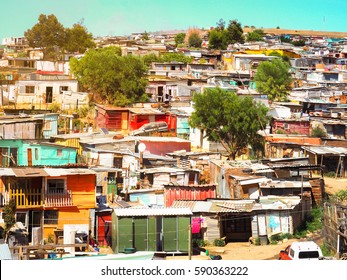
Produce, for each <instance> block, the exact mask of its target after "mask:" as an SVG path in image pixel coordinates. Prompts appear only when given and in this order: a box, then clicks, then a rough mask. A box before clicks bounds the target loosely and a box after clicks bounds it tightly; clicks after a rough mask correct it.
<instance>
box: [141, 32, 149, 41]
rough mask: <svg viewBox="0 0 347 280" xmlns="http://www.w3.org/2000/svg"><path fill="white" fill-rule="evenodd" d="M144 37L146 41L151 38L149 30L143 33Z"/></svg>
mask: <svg viewBox="0 0 347 280" xmlns="http://www.w3.org/2000/svg"><path fill="white" fill-rule="evenodd" d="M142 39H143V40H145V41H147V40H149V33H148V32H147V31H145V32H144V33H143V34H142Z"/></svg>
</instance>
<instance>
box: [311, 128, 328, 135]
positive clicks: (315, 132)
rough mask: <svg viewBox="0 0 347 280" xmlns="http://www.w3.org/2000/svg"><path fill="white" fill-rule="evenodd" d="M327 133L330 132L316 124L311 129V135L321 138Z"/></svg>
mask: <svg viewBox="0 0 347 280" xmlns="http://www.w3.org/2000/svg"><path fill="white" fill-rule="evenodd" d="M327 135H328V134H327V133H326V132H325V131H324V130H323V129H322V128H320V127H319V126H316V127H315V128H313V129H312V131H311V136H313V137H319V138H321V137H327Z"/></svg>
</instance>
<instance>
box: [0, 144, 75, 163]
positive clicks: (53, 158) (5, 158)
mask: <svg viewBox="0 0 347 280" xmlns="http://www.w3.org/2000/svg"><path fill="white" fill-rule="evenodd" d="M76 161H77V149H76V148H72V147H66V146H62V145H57V144H54V143H48V142H42V141H39V140H19V139H18V140H17V139H16V140H15V139H13V140H0V166H1V167H13V166H64V165H68V164H76Z"/></svg>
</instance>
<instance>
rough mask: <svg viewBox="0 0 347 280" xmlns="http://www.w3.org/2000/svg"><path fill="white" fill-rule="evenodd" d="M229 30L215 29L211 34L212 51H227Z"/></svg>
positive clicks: (209, 38) (209, 40) (209, 43)
mask: <svg viewBox="0 0 347 280" xmlns="http://www.w3.org/2000/svg"><path fill="white" fill-rule="evenodd" d="M227 33H228V32H227V30H225V29H223V30H221V31H220V30H218V29H213V30H211V31H210V32H209V36H208V45H209V48H210V49H217V50H226V49H227V47H228V42H227V38H228V36H227Z"/></svg>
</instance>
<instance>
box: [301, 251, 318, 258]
mask: <svg viewBox="0 0 347 280" xmlns="http://www.w3.org/2000/svg"><path fill="white" fill-rule="evenodd" d="M318 258H319V253H318V251H302V252H299V259H318Z"/></svg>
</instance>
